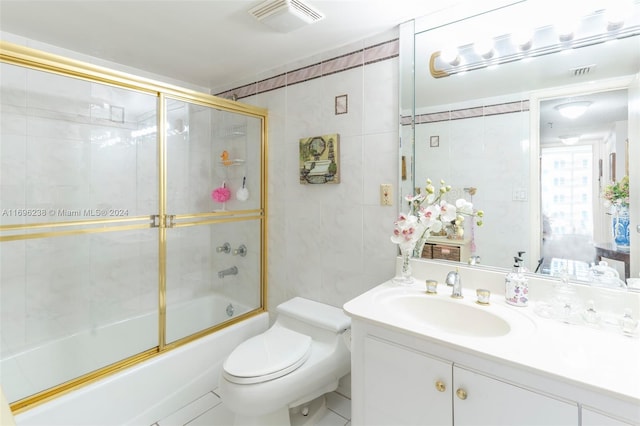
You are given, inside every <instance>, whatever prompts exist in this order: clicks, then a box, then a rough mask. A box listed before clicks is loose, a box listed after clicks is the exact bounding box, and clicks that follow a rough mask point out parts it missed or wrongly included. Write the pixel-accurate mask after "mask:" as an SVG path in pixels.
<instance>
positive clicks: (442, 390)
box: [436, 380, 447, 392]
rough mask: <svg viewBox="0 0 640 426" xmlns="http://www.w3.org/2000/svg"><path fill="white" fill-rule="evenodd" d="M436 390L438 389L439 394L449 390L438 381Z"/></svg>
mask: <svg viewBox="0 0 640 426" xmlns="http://www.w3.org/2000/svg"><path fill="white" fill-rule="evenodd" d="M436 389H438V392H444V391H445V390H447V387H446V386H445V384H444V383H443V382H442V381H440V380H438V381H437V382H436Z"/></svg>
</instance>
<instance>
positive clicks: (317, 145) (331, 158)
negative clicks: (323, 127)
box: [300, 133, 340, 185]
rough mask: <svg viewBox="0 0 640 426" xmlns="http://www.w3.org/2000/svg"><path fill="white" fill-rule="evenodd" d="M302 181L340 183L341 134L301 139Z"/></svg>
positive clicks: (304, 182)
mask: <svg viewBox="0 0 640 426" xmlns="http://www.w3.org/2000/svg"><path fill="white" fill-rule="evenodd" d="M300 183H301V184H316V185H317V184H328V183H340V135H339V134H337V133H333V134H329V135H322V136H313V137H310V138H303V139H300Z"/></svg>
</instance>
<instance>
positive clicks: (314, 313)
mask: <svg viewBox="0 0 640 426" xmlns="http://www.w3.org/2000/svg"><path fill="white" fill-rule="evenodd" d="M276 310H277V312H278V315H284V316H287V317H290V318H294V319H296V320H298V321H301V322H304V323H306V324H309V325H312V326H315V327H319V328H322V329H325V330H328V331H331V332H334V333H342V332H343V331H345V330H347V329H349V328H351V318H350V317H348V316H347V315H346V314H345V313H344V311H343V310H342V309H341V308H336V307H335V306H330V305H326V304H324V303H320V302H315V301H313V300H309V299H304V298H302V297H294V298H293V299H291V300H287V301H286V302H284V303H281V304H280V305H278V307H277V308H276Z"/></svg>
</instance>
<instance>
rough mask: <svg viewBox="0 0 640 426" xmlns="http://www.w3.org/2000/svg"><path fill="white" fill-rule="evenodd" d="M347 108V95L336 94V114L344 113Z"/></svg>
mask: <svg viewBox="0 0 640 426" xmlns="http://www.w3.org/2000/svg"><path fill="white" fill-rule="evenodd" d="M348 110H349V102H348V97H347V95H340V96H336V115H338V114H346V113H347V111H348Z"/></svg>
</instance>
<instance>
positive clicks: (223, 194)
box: [211, 186, 231, 203]
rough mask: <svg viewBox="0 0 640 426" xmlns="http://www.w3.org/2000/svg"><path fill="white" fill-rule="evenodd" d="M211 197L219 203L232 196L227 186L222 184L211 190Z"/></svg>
mask: <svg viewBox="0 0 640 426" xmlns="http://www.w3.org/2000/svg"><path fill="white" fill-rule="evenodd" d="M211 198H213V200H214V201H217V202H219V203H224V202H225V201H227V200H229V198H231V191H229V188H227V187H226V186H221V187H220V188H216V189H214V190H213V191H212V192H211Z"/></svg>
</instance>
